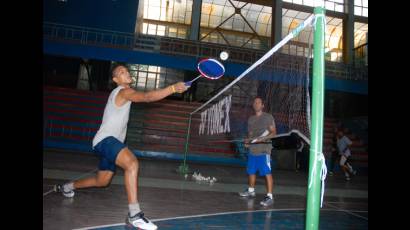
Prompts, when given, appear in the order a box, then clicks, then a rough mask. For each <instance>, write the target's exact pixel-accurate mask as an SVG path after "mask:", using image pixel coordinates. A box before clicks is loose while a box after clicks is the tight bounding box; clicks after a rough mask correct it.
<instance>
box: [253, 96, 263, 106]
mask: <svg viewBox="0 0 410 230" xmlns="http://www.w3.org/2000/svg"><path fill="white" fill-rule="evenodd" d="M255 99H260V100H261V102H262V105H265V99H264V98H262V97H261V96H256V97H255V98H253V101H255Z"/></svg>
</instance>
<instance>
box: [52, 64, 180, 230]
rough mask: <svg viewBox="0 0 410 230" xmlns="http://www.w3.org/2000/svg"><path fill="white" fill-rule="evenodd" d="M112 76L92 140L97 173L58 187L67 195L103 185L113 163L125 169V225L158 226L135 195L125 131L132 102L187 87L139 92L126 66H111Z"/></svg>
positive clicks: (135, 172) (134, 163)
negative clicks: (98, 159) (98, 123)
mask: <svg viewBox="0 0 410 230" xmlns="http://www.w3.org/2000/svg"><path fill="white" fill-rule="evenodd" d="M112 79H113V81H114V82H115V83H116V84H117V88H115V89H114V90H113V91H112V92H111V94H110V96H109V97H108V102H107V105H106V106H105V109H104V115H103V119H102V123H101V126H100V128H99V130H98V131H97V133H96V135H95V137H94V139H93V143H92V145H93V149H94V150H95V152H96V153H97V154H98V155H99V157H100V163H99V167H98V169H99V170H98V172H97V175H95V176H92V177H89V178H84V179H80V180H76V181H74V182H71V183H67V184H64V185H59V186H58V187H57V189H58V191H60V192H61V193H62V194H63V195H64V196H66V197H73V196H74V189H79V188H88V187H105V186H107V185H108V184H109V183H110V181H111V178H112V177H113V175H114V172H115V169H116V165H118V166H120V167H121V168H122V169H124V182H125V189H126V191H127V196H128V204H129V213H128V216H127V219H126V222H127V224H129V225H132V226H134V227H136V228H140V229H157V226H156V225H155V224H153V223H152V222H151V221H149V220H148V219H147V218H145V217H144V213H143V212H142V211H141V209H140V207H139V203H138V198H137V190H138V188H137V184H138V182H137V180H138V160H137V158H136V157H135V155H134V154H133V153H132V152H131V151H130V150H129V149H128V148H127V147H126V146H125V145H124V140H125V135H126V133H127V123H128V118H129V112H130V106H131V102H154V101H158V100H161V99H163V98H165V97H167V96H169V95H171V94H173V93H182V92H184V91H186V90H187V87H186V86H185V84H184V83H183V82H178V83H176V84H173V85H170V86H168V87H166V88H163V89H158V90H154V91H150V92H146V93H145V92H138V91H135V90H134V89H133V88H131V87H130V84H131V82H132V79H131V77H130V73H129V72H128V69H127V68H126V67H125V66H122V65H119V66H117V67H115V68H114V69H113V72H112Z"/></svg>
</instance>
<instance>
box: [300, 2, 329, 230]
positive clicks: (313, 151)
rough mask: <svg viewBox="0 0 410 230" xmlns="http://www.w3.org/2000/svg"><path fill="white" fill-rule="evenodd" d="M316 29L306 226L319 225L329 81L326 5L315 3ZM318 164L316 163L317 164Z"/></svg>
mask: <svg viewBox="0 0 410 230" xmlns="http://www.w3.org/2000/svg"><path fill="white" fill-rule="evenodd" d="M314 14H315V17H316V20H315V25H314V26H315V31H314V40H313V85H312V130H311V135H310V136H311V137H312V139H311V142H310V156H309V181H308V182H309V183H308V192H307V205H306V206H307V208H306V228H305V229H309V230H313V229H315V230H316V229H319V209H320V189H321V187H320V186H321V183H320V182H321V181H320V173H321V166H322V162H321V160H320V156H321V152H322V142H323V140H322V139H323V101H324V83H325V78H324V74H325V59H324V45H325V31H324V29H325V19H326V18H325V9H324V8H322V7H315V9H314ZM314 166H315V167H314Z"/></svg>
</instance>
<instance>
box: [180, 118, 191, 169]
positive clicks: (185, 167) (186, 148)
mask: <svg viewBox="0 0 410 230" xmlns="http://www.w3.org/2000/svg"><path fill="white" fill-rule="evenodd" d="M191 120H192V114H189V120H188V129H187V134H186V140H185V152H184V162H183V164H182V165H180V166H179V168H178V172H179V173H181V174H187V173H188V165H186V158H187V154H188V147H189V135H190V133H191Z"/></svg>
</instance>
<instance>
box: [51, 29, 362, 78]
mask: <svg viewBox="0 0 410 230" xmlns="http://www.w3.org/2000/svg"><path fill="white" fill-rule="evenodd" d="M43 36H44V39H48V40H59V41H64V42H68V43H70V42H72V43H80V44H84V45H93V46H101V47H112V48H121V49H130V50H140V51H144V52H154V53H161V54H167V55H183V56H191V57H195V58H204V57H219V53H220V52H221V51H223V50H229V61H230V62H234V63H240V64H246V65H251V64H252V63H254V62H255V61H257V60H258V59H259V58H261V57H262V56H263V55H264V54H265V52H266V51H265V50H255V49H249V48H239V47H233V46H229V47H227V46H226V45H220V44H215V43H207V42H201V41H192V40H187V39H180V38H171V37H160V36H153V35H145V34H132V33H124V32H119V31H110V30H103V29H96V28H89V27H81V26H72V25H64V24H58V23H52V22H43ZM289 45H296V46H299V45H300V44H298V43H297V42H293V41H290V42H289ZM276 55H277V57H278V58H277V59H280V60H281V61H282V62H284V63H283V64H282V65H280V66H278V67H280V68H282V69H283V70H286V69H287V68H292V67H291V64H289V63H290V62H289V63H288V64H289V65H287V64H286V63H285V62H286V59H289V58H291V59H293V60H294V59H306V57H303V56H293V55H288V54H281V53H279V54H276ZM292 62H294V61H292ZM310 63H312V61H311V62H310ZM326 75H327V76H332V77H334V78H340V79H348V80H367V79H368V74H367V66H364V65H358V64H357V63H356V64H354V65H347V64H344V63H337V62H330V61H326Z"/></svg>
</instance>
